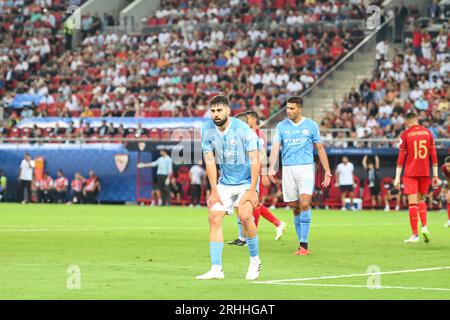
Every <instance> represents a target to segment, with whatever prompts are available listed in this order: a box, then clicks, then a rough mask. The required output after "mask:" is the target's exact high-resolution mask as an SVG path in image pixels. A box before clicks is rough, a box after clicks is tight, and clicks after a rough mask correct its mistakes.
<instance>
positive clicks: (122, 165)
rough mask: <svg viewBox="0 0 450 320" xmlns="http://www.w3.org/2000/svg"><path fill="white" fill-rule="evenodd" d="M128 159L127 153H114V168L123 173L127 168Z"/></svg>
mask: <svg viewBox="0 0 450 320" xmlns="http://www.w3.org/2000/svg"><path fill="white" fill-rule="evenodd" d="M129 160H130V157H129V156H128V155H127V154H116V155H115V156H114V161H115V163H116V168H117V170H119V172H120V173H123V172H124V171H125V170H126V169H127V166H128V162H129Z"/></svg>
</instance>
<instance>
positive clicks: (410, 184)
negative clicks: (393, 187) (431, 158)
mask: <svg viewBox="0 0 450 320" xmlns="http://www.w3.org/2000/svg"><path fill="white" fill-rule="evenodd" d="M403 184H404V186H405V194H406V195H407V196H408V206H409V222H410V225H411V230H412V236H411V237H410V238H409V239H407V240H405V243H419V241H420V240H419V231H418V223H419V218H418V213H419V205H418V193H419V192H418V191H419V180H418V179H417V178H415V177H403Z"/></svg>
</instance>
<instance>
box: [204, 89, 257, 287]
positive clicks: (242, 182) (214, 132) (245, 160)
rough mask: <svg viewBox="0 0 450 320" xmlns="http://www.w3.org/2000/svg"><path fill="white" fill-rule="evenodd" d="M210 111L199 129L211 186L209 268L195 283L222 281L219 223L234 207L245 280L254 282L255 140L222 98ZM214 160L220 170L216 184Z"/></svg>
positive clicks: (255, 263) (255, 245)
mask: <svg viewBox="0 0 450 320" xmlns="http://www.w3.org/2000/svg"><path fill="white" fill-rule="evenodd" d="M210 111H211V117H212V120H210V121H207V122H205V123H204V125H203V126H202V150H203V154H204V158H205V164H206V174H207V175H208V179H209V182H210V184H211V195H210V197H209V199H208V211H209V226H210V235H209V241H210V243H209V247H210V255H211V264H212V267H211V269H210V270H209V271H208V272H207V273H205V274H203V275H200V276H198V277H197V279H199V280H209V279H223V278H224V273H223V270H222V251H223V232H222V220H223V218H224V216H225V215H226V214H233V209H234V207H237V208H238V209H237V210H238V216H239V219H240V221H241V223H242V226H243V229H244V233H245V235H247V246H248V250H249V252H250V266H249V268H248V272H247V275H246V279H247V280H255V279H257V278H258V277H259V272H260V268H261V260H260V258H259V247H258V246H259V245H258V234H257V228H256V225H255V222H254V220H253V215H252V212H253V210H254V209H255V208H256V207H257V206H258V178H259V174H260V170H261V166H260V162H259V155H258V137H257V136H256V134H255V133H254V132H253V131H252V130H251V129H250V128H249V126H248V125H246V124H245V123H244V122H242V121H240V120H237V119H235V118H232V117H230V106H229V102H228V99H227V98H226V97H225V96H221V95H219V96H216V97H214V98H213V99H212V100H211V102H210ZM216 158H217V160H218V164H219V170H220V179H219V181H218V182H217V170H216Z"/></svg>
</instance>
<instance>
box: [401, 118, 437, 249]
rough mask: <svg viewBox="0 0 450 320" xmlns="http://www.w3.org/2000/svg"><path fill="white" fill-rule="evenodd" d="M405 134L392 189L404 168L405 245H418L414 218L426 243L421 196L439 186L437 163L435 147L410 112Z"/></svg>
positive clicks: (428, 235) (428, 236)
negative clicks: (407, 227)
mask: <svg viewBox="0 0 450 320" xmlns="http://www.w3.org/2000/svg"><path fill="white" fill-rule="evenodd" d="M405 118H406V126H407V128H408V129H407V130H406V131H405V132H403V134H402V135H401V143H400V147H399V148H400V152H399V155H398V160H397V170H396V174H395V181H394V186H395V187H396V188H397V189H399V188H400V177H401V174H402V170H403V165H405V173H404V176H403V185H404V194H406V195H407V196H408V204H409V220H410V223H411V229H412V236H411V238H409V239H407V240H405V242H406V243H418V242H419V241H420V240H419V232H418V220H419V218H418V215H419V217H420V221H421V224H422V235H423V237H424V240H425V242H429V241H430V236H431V234H430V232H429V231H428V228H427V206H426V204H425V201H424V195H426V194H427V193H428V190H429V188H430V184H431V183H432V185H433V187H436V186H437V185H438V184H439V178H438V160H437V154H436V146H435V144H434V138H433V135H432V134H431V132H430V131H429V130H428V129H427V128H425V127H422V126H421V125H419V120H418V118H417V115H416V114H415V113H413V112H411V113H408V114H407V115H406V117H405ZM430 158H431V162H432V164H433V179H432V181H431V179H430Z"/></svg>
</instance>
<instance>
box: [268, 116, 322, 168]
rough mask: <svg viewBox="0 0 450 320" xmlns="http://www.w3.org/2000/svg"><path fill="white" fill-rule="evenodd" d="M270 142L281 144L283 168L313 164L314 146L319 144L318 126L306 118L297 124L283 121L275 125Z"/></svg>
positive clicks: (286, 120) (287, 120)
mask: <svg viewBox="0 0 450 320" xmlns="http://www.w3.org/2000/svg"><path fill="white" fill-rule="evenodd" d="M272 141H273V142H278V143H280V144H281V147H282V150H281V161H282V165H283V166H296V165H302V164H313V163H314V144H316V143H320V130H319V126H318V125H317V123H316V122H314V121H313V120H311V119H308V118H304V119H303V120H302V121H301V122H300V123H298V124H295V123H294V122H292V121H291V120H289V119H285V120H283V121H281V122H280V123H278V124H277V127H276V131H275V135H274V137H273V140H272Z"/></svg>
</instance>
